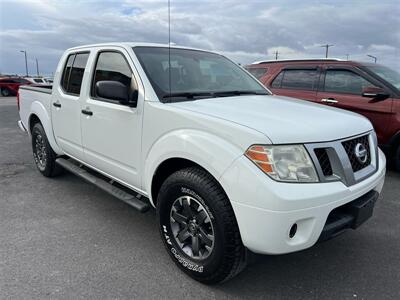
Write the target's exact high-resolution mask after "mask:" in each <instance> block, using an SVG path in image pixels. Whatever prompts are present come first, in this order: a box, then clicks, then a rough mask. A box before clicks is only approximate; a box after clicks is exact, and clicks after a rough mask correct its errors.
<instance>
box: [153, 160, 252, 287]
mask: <svg viewBox="0 0 400 300" xmlns="http://www.w3.org/2000/svg"><path fill="white" fill-rule="evenodd" d="M157 216H158V219H159V229H160V233H161V236H162V240H163V242H164V245H165V247H166V248H167V250H168V253H169V255H170V256H171V258H172V260H173V261H174V262H175V263H176V265H177V266H178V267H179V268H180V269H181V270H183V271H184V272H185V273H186V274H188V275H189V276H191V277H192V278H194V279H195V280H197V281H200V282H203V283H207V284H213V283H218V282H222V281H226V280H228V279H230V278H232V277H233V276H235V275H236V274H238V273H239V272H240V271H241V270H242V269H243V268H244V266H245V248H244V246H243V244H242V241H241V237H240V233H239V228H238V225H237V222H236V218H235V215H234V212H233V209H232V207H231V205H230V201H229V199H228V197H227V196H226V194H225V192H224V191H223V189H222V188H221V186H220V185H219V183H218V182H217V181H216V180H215V179H214V178H213V177H212V176H211V175H210V174H209V173H207V172H206V171H205V170H203V169H200V168H196V167H191V168H186V169H182V170H179V171H177V172H175V173H173V174H172V175H171V176H170V177H168V178H167V179H166V181H165V182H164V183H163V184H162V186H161V189H160V192H159V194H158V198H157Z"/></svg>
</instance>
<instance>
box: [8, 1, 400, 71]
mask: <svg viewBox="0 0 400 300" xmlns="http://www.w3.org/2000/svg"><path fill="white" fill-rule="evenodd" d="M167 13H168V7H167V0H165V1H150V0H148V1H140V0H111V1H106V0H102V1H93V0H82V1H79V0H69V1H67V0H58V1H51V0H42V1H39V0H0V14H1V15H0V72H1V73H19V74H23V73H24V72H25V64H24V57H23V56H24V54H23V53H20V52H19V51H20V50H25V49H26V50H27V53H28V64H29V70H30V72H32V73H33V72H36V66H35V58H37V59H38V60H39V67H40V71H41V72H42V73H45V74H51V72H52V71H53V70H54V69H55V67H56V65H57V62H58V59H59V57H60V55H61V54H62V52H63V51H64V50H65V49H66V48H69V47H73V46H77V45H82V44H88V43H100V42H111V41H141V42H157V43H167V42H168V14H167ZM399 16H400V1H399V0H379V1H376V0H373V1H369V0H353V1H351V0H336V1H334V0H332V1H314V0H302V1H295V0H292V1H290V0H280V1H269V0H264V1H251V0H247V1H246V0H242V1H233V0H232V1H222V0H221V1H216V0H214V1H201V0H198V1H182V0H180V1H178V0H171V41H172V42H174V43H176V44H178V45H184V46H193V47H196V48H202V49H208V50H214V51H218V52H220V53H223V54H225V55H227V56H228V57H230V58H232V59H233V60H235V61H236V62H238V63H242V64H247V63H250V62H253V61H255V60H260V59H272V58H274V54H273V53H274V52H275V51H276V50H278V51H279V53H280V54H279V57H280V58H296V57H324V55H325V49H324V48H321V47H320V45H321V44H326V43H329V44H334V45H335V46H334V47H332V48H330V56H331V57H337V58H346V54H349V56H350V59H354V60H360V61H371V59H370V58H369V57H367V54H371V55H374V56H377V57H378V62H379V63H382V64H385V65H388V66H392V67H393V68H397V69H400V51H399V48H400V17H399Z"/></svg>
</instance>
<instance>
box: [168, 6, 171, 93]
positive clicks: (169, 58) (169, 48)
mask: <svg viewBox="0 0 400 300" xmlns="http://www.w3.org/2000/svg"><path fill="white" fill-rule="evenodd" d="M168 73H169V74H168V80H169V101H171V3H170V0H168Z"/></svg>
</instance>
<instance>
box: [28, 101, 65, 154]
mask: <svg viewBox="0 0 400 300" xmlns="http://www.w3.org/2000/svg"><path fill="white" fill-rule="evenodd" d="M37 122H40V124H42V126H43V129H44V131H45V133H46V136H47V139H48V141H49V143H50V146H51V148H52V149H53V151H54V152H55V153H57V154H60V155H61V154H63V152H62V150H61V149H60V148H59V147H58V145H57V142H56V140H55V138H54V135H53V128H52V122H51V119H50V116H49V113H48V112H47V110H46V108H45V107H44V106H43V104H42V103H40V102H38V101H35V102H33V103H32V105H31V111H30V114H29V117H28V128H29V135H32V128H33V126H34V124H36V123H37Z"/></svg>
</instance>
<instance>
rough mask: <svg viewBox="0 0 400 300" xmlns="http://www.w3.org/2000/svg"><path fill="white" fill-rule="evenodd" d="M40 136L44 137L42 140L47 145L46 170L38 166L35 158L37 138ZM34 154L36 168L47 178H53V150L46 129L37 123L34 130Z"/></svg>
mask: <svg viewBox="0 0 400 300" xmlns="http://www.w3.org/2000/svg"><path fill="white" fill-rule="evenodd" d="M38 134H40V135H41V136H42V139H43V141H44V144H45V149H46V155H47V160H46V165H45V168H44V170H41V169H40V168H39V166H38V165H37V162H36V158H35V141H36V136H37V135H38ZM32 153H33V159H34V161H35V165H36V168H37V169H38V170H39V172H40V173H42V174H43V175H45V176H51V174H52V172H53V168H54V163H55V162H54V155H53V153H52V149H51V147H50V144H49V141H48V140H47V136H46V132H45V131H44V128H43V126H42V124H40V123H36V124H35V125H34V126H33V128H32Z"/></svg>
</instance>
